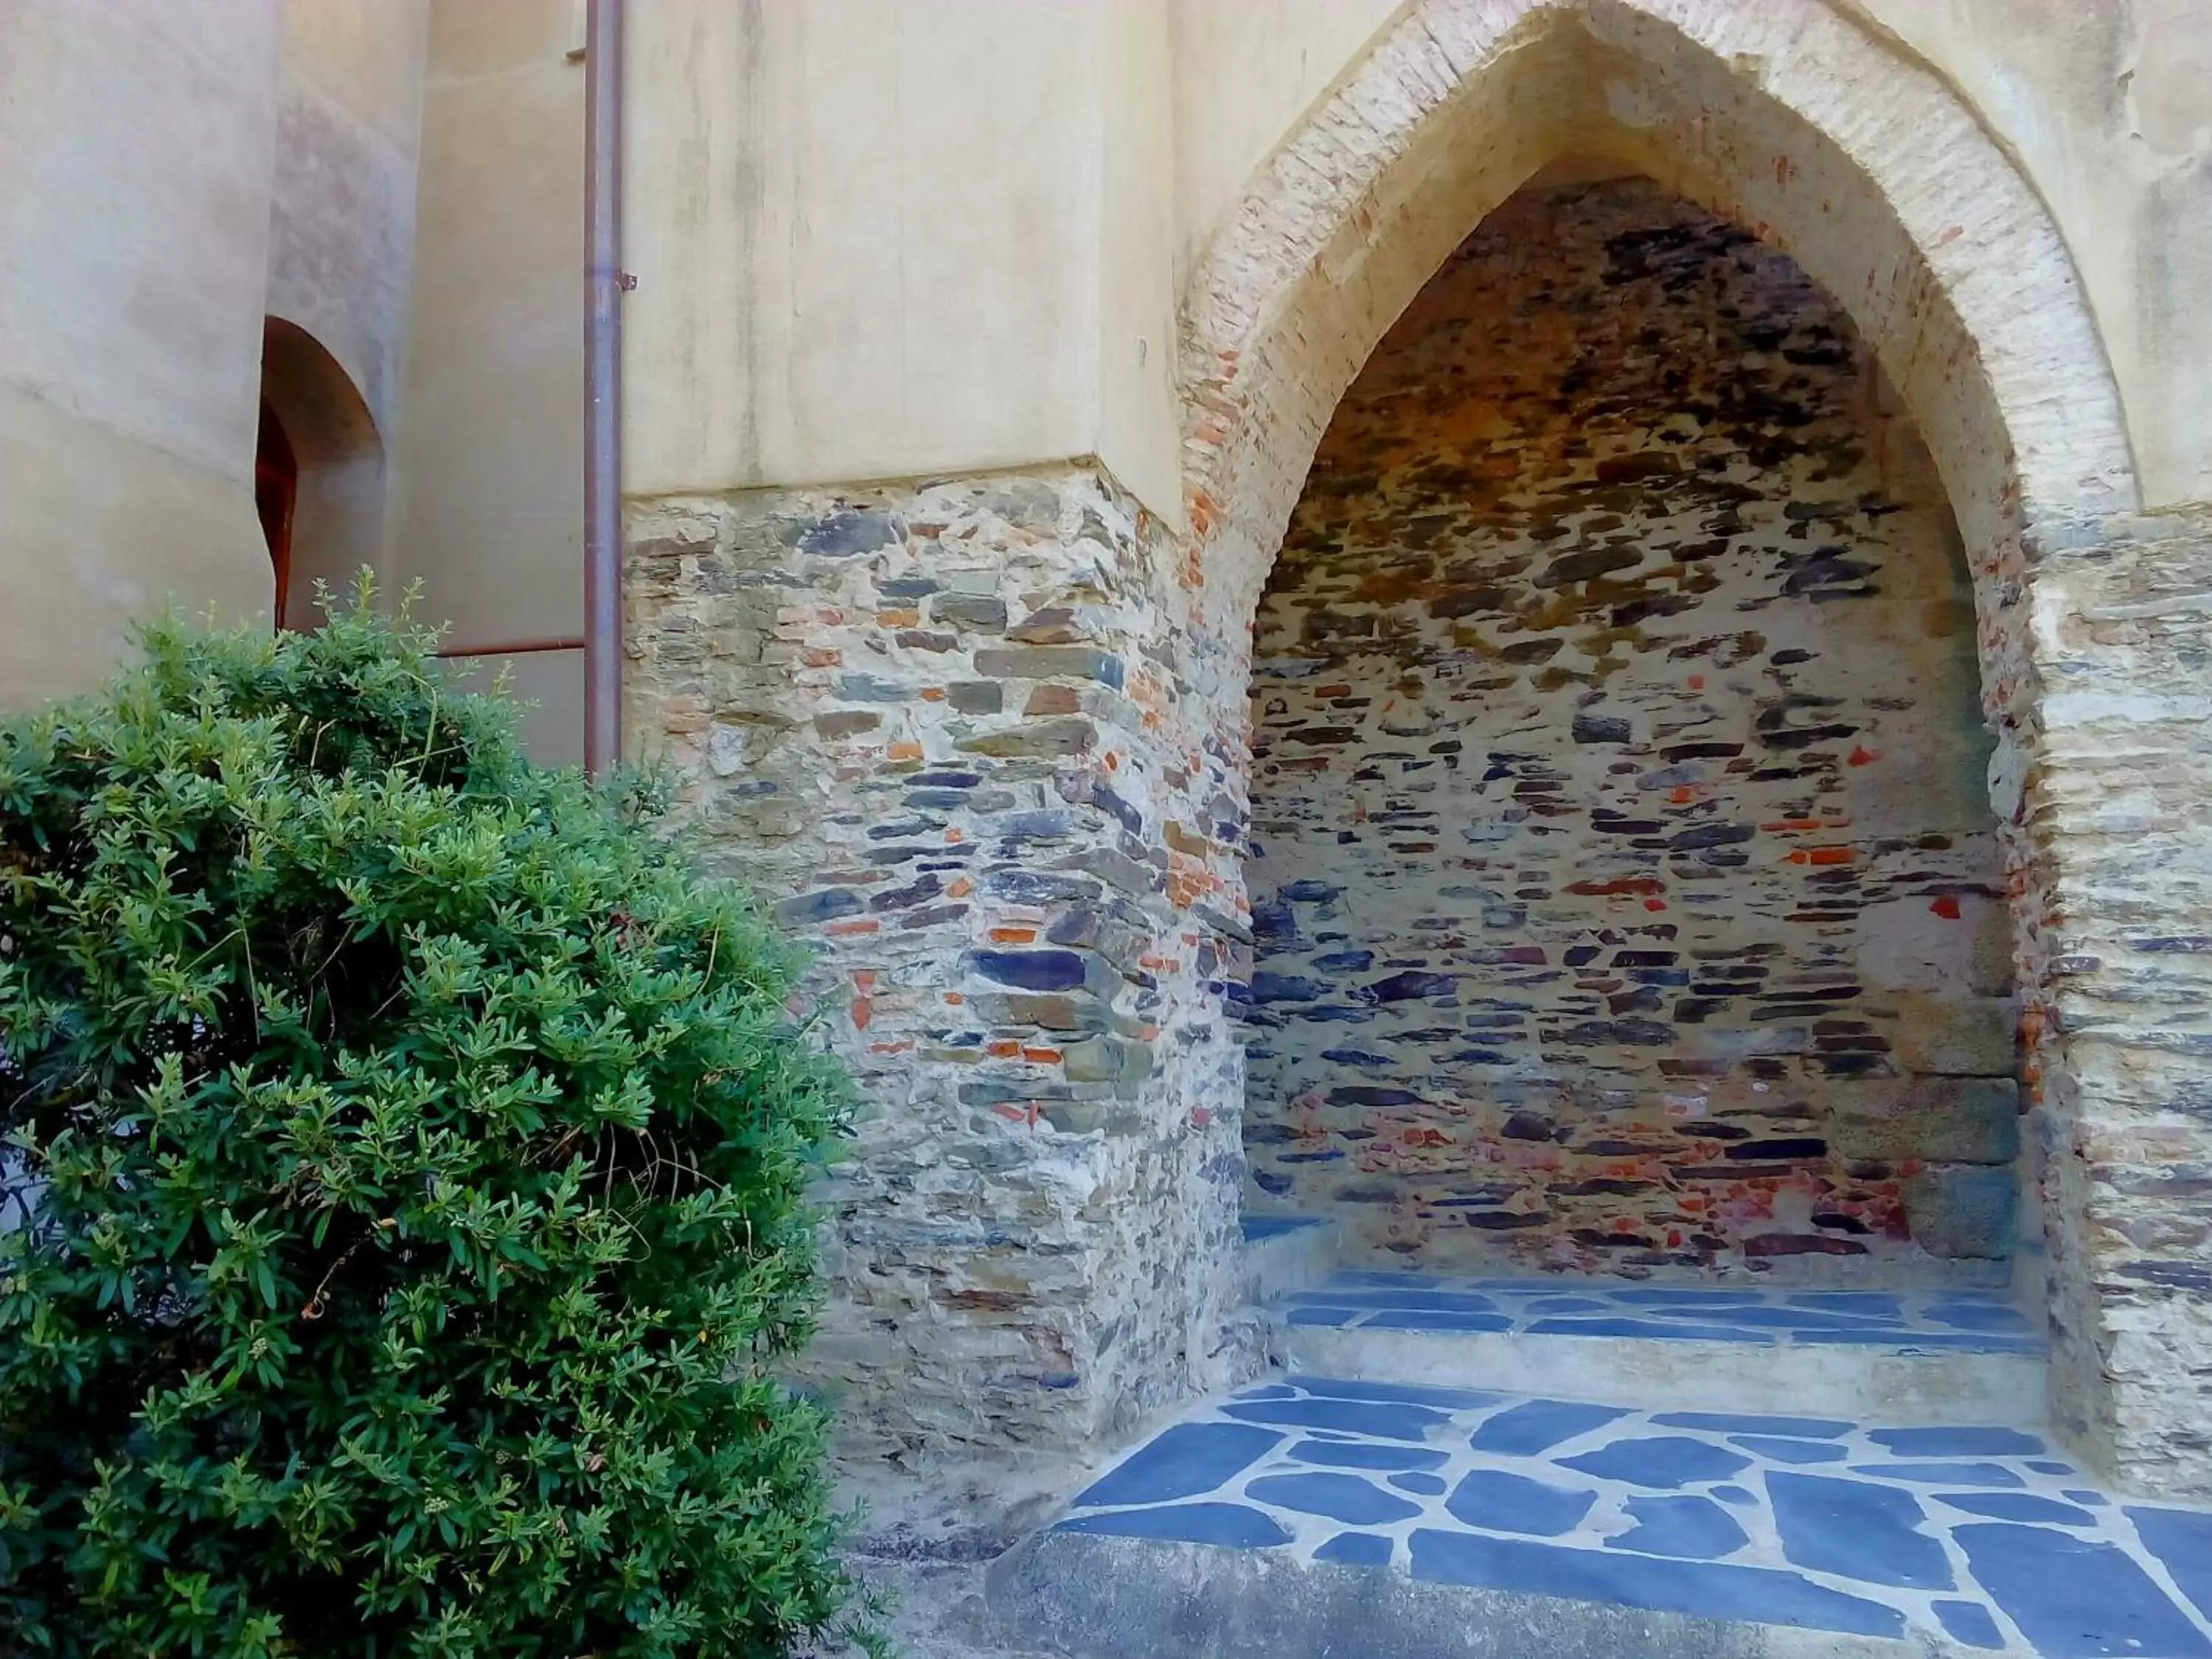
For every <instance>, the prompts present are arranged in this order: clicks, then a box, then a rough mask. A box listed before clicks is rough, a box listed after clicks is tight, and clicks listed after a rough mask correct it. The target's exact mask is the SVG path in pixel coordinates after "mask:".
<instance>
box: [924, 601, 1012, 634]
mask: <svg viewBox="0 0 2212 1659" xmlns="http://www.w3.org/2000/svg"><path fill="white" fill-rule="evenodd" d="M929 616H930V620H931V621H933V622H939V623H948V624H951V625H952V626H954V627H959V628H972V629H975V630H977V631H978V632H979V633H986V634H1003V633H1005V632H1006V601H1005V600H1004V599H999V598H996V597H995V596H994V595H991V594H986V593H939V594H938V595H936V596H935V597H934V598H933V599H931V600H930V602H929Z"/></svg>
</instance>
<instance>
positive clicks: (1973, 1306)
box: [1279, 1272, 2044, 1353]
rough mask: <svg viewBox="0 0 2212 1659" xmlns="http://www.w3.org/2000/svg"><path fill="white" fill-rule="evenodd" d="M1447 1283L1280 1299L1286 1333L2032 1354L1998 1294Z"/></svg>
mask: <svg viewBox="0 0 2212 1659" xmlns="http://www.w3.org/2000/svg"><path fill="white" fill-rule="evenodd" d="M1561 1288H1562V1287H1561V1285H1560V1283H1559V1281H1558V1280H1556V1279H1452V1278H1443V1277H1440V1276H1437V1275H1433V1274H1420V1273H1376V1272H1346V1273H1335V1274H1333V1275H1332V1276H1331V1277H1330V1278H1329V1279H1327V1280H1326V1281H1325V1282H1323V1283H1322V1284H1321V1285H1316V1286H1315V1287H1313V1288H1312V1289H1310V1290H1304V1291H1294V1292H1292V1293H1291V1295H1289V1296H1287V1297H1285V1298H1283V1301H1282V1303H1281V1304H1280V1308H1279V1310H1280V1312H1281V1315H1282V1316H1283V1317H1284V1319H1285V1321H1286V1322H1289V1323H1291V1324H1292V1325H1315V1326H1330V1327H1336V1328H1361V1327H1364V1328H1375V1329H1383V1330H1396V1331H1424V1330H1426V1331H1469V1330H1484V1331H1488V1330H1495V1331H1514V1332H1523V1333H1527V1334H1531V1335H1537V1336H1594V1337H1606V1336H1614V1337H1619V1336H1632V1337H1640V1338H1645V1339H1650V1338H1658V1339H1662V1340H1664V1339H1668V1338H1674V1339H1677V1340H1683V1341H1699V1342H1739V1343H1757V1344H1760V1345H1767V1346H1773V1345H1784V1346H1787V1345H1795V1346H1819V1347H1827V1346H1834V1345H1837V1344H1845V1345H1859V1344H1867V1345H1870V1346H1882V1347H1894V1348H1910V1349H1924V1350H1928V1351H1931V1352H1954V1353H2040V1352H2043V1348H2044V1339H2043V1335H2042V1334H2041V1332H2040V1331H2039V1329H2038V1328H2037V1327H2036V1325H2035V1324H2034V1322H2032V1321H2031V1320H2030V1319H2029V1318H2028V1317H2027V1315H2025V1314H2023V1313H2022V1312H2021V1310H2019V1309H2018V1308H2016V1307H2015V1306H2014V1305H2013V1304H2012V1303H2011V1302H2010V1301H2009V1300H2008V1298H2007V1297H2005V1296H2004V1295H2003V1294H2002V1293H2000V1292H1997V1291H1961V1290H1957V1289H1949V1288H1945V1289H1932V1290H1921V1291H1792V1290H1791V1289H1790V1288H1789V1287H1788V1286H1786V1285H1771V1286H1756V1287H1750V1288H1746V1289H1742V1290H1735V1289H1730V1290H1717V1289H1706V1288H1703V1287H1700V1286H1698V1285H1682V1286H1680V1287H1674V1286H1666V1285H1602V1284H1601V1285H1590V1284H1587V1283H1582V1282H1577V1283H1576V1284H1575V1285H1574V1286H1573V1290H1572V1293H1571V1294H1562V1293H1561Z"/></svg>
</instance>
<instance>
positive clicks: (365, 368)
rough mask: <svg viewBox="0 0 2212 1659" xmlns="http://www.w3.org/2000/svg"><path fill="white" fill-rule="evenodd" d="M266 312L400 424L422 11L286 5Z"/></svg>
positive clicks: (302, 1)
mask: <svg viewBox="0 0 2212 1659" xmlns="http://www.w3.org/2000/svg"><path fill="white" fill-rule="evenodd" d="M283 11H284V50H283V81H282V83H281V92H280V98H279V103H278V107H277V137H276V179H275V194H274V199H273V201H272V203H271V206H270V249H269V310H270V314H272V315H274V316H278V317H282V318H283V319H285V320H286V321H288V322H291V323H295V324H297V325H299V326H300V327H301V328H304V329H305V330H307V332H308V333H310V334H312V335H313V336H314V337H315V339H316V341H317V342H318V343H319V344H320V345H321V346H322V347H323V349H325V350H326V351H328V352H329V353H330V354H331V356H332V357H334V358H336V359H337V362H338V363H339V364H340V366H341V367H343V368H344V370H345V372H346V374H347V375H348V377H349V379H351V380H352V381H353V382H354V385H355V386H356V388H357V389H358V390H359V392H360V393H361V395H362V398H363V400H364V401H366V402H367V403H368V406H369V409H370V411H371V413H372V414H373V415H374V416H375V419H376V422H377V427H378V430H379V432H380V434H381V435H389V434H390V432H391V431H392V429H393V428H395V427H396V425H397V422H398V412H399V391H400V371H401V365H402V363H403V362H404V356H405V351H406V337H407V299H408V282H409V267H410V263H411V261H412V257H413V253H414V242H415V177H416V159H417V158H416V150H417V143H418V138H419V136H420V133H421V131H422V80H423V70H424V61H425V50H426V47H427V46H428V33H429V13H428V5H427V3H426V0H284V8H283Z"/></svg>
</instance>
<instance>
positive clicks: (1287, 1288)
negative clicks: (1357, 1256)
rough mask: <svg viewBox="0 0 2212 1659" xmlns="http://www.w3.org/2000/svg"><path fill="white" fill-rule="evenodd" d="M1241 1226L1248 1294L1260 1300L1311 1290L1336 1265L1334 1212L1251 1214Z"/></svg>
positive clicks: (1262, 1302)
mask: <svg viewBox="0 0 2212 1659" xmlns="http://www.w3.org/2000/svg"><path fill="white" fill-rule="evenodd" d="M1243 1227H1244V1273H1245V1279H1246V1282H1247V1284H1248V1285H1249V1289H1248V1290H1247V1291H1246V1294H1247V1295H1248V1296H1249V1297H1251V1299H1252V1301H1253V1303H1254V1304H1255V1305H1257V1306H1260V1307H1266V1306H1267V1304H1270V1303H1272V1302H1274V1301H1276V1300H1277V1299H1278V1298H1279V1297H1285V1296H1288V1295H1290V1294H1291V1292H1292V1291H1304V1290H1309V1289H1310V1288H1311V1287H1313V1286H1314V1285H1318V1284H1320V1283H1321V1282H1322V1280H1323V1279H1327V1278H1328V1276H1329V1275H1330V1274H1331V1273H1334V1272H1335V1271H1336V1261H1337V1227H1336V1221H1335V1219H1334V1217H1328V1216H1317V1215H1248V1216H1246V1217H1245V1218H1244V1221H1243Z"/></svg>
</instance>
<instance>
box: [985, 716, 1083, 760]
mask: <svg viewBox="0 0 2212 1659" xmlns="http://www.w3.org/2000/svg"><path fill="white" fill-rule="evenodd" d="M1097 740H1098V729H1097V727H1096V726H1093V725H1091V722H1090V721H1089V720H1036V721H1032V722H1031V723H1030V724H1029V725H1027V726H1014V727H1012V728H1011V729H1009V730H1007V731H1004V732H985V733H983V734H982V735H981V736H980V737H973V738H962V739H961V740H960V742H959V744H957V747H958V748H960V749H961V750H964V751H966V752H967V753H969V754H971V755H990V756H994V757H997V758H999V759H1001V760H1018V759H1024V758H1030V759H1048V758H1052V757H1058V756H1063V755H1083V754H1088V753H1089V752H1090V750H1091V746H1092V745H1093V744H1096V743H1097Z"/></svg>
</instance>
